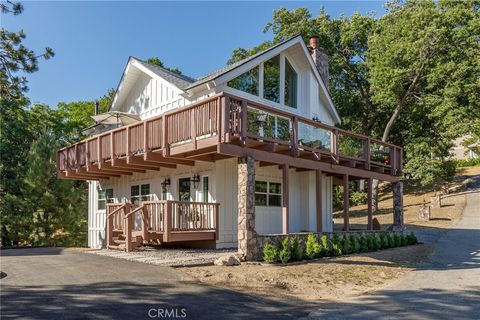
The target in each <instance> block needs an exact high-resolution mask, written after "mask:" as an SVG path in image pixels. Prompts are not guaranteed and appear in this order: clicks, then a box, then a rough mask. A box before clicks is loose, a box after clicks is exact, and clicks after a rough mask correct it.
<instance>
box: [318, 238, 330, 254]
mask: <svg viewBox="0 0 480 320" xmlns="http://www.w3.org/2000/svg"><path fill="white" fill-rule="evenodd" d="M329 252H330V245H329V241H328V237H327V235H325V234H324V235H322V236H321V237H320V256H321V257H325V256H327V255H328V253H329Z"/></svg>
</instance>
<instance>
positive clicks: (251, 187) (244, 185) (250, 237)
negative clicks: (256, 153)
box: [238, 156, 257, 261]
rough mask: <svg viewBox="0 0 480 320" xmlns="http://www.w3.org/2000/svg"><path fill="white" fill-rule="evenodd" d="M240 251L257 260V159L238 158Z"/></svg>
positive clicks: (246, 257)
mask: <svg viewBox="0 0 480 320" xmlns="http://www.w3.org/2000/svg"><path fill="white" fill-rule="evenodd" d="M238 252H239V253H240V254H241V255H242V257H243V259H245V260H249V261H251V260H257V233H256V232H255V160H254V159H253V158H252V157H250V156H246V157H244V158H240V159H239V160H238Z"/></svg>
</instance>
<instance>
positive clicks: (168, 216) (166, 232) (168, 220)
mask: <svg viewBox="0 0 480 320" xmlns="http://www.w3.org/2000/svg"><path fill="white" fill-rule="evenodd" d="M165 207H166V208H164V212H165V214H164V216H163V242H168V238H169V237H170V231H171V230H172V203H171V202H170V201H168V200H167V201H165ZM165 209H166V210H165Z"/></svg>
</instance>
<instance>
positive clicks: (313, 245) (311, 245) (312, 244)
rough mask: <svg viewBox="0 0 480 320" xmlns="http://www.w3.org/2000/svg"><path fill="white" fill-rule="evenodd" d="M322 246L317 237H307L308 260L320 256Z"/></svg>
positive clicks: (306, 251)
mask: <svg viewBox="0 0 480 320" xmlns="http://www.w3.org/2000/svg"><path fill="white" fill-rule="evenodd" d="M320 251H321V248H320V244H318V240H317V236H316V235H314V234H313V233H311V234H309V235H308V237H307V242H306V244H305V256H306V258H307V259H315V258H317V257H318V256H319V255H320Z"/></svg>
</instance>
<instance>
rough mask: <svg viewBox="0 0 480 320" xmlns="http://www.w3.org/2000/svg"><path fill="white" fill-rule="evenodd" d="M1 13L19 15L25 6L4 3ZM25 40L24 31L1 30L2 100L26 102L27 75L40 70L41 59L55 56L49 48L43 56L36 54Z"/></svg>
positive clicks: (0, 83)
mask: <svg viewBox="0 0 480 320" xmlns="http://www.w3.org/2000/svg"><path fill="white" fill-rule="evenodd" d="M0 12H1V14H8V13H13V14H14V15H19V14H21V13H22V12H23V6H22V5H21V4H20V3H14V2H11V1H7V2H2V3H1V4H0ZM25 38H26V35H25V33H24V32H23V30H20V31H18V32H11V31H8V30H7V29H5V28H1V29H0V97H2V99H10V100H24V101H25V100H26V98H25V97H24V96H23V94H24V93H25V92H27V91H28V86H27V84H28V81H27V77H26V76H25V75H26V74H31V73H34V72H36V71H37V70H38V60H39V59H40V58H43V59H45V60H47V59H50V58H51V57H53V56H54V55H55V53H54V52H53V50H52V48H49V47H47V48H45V51H44V52H43V53H41V54H38V53H35V52H34V51H32V50H30V49H28V48H27V47H25V45H24V44H23V43H22V42H23V41H24V40H25Z"/></svg>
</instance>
